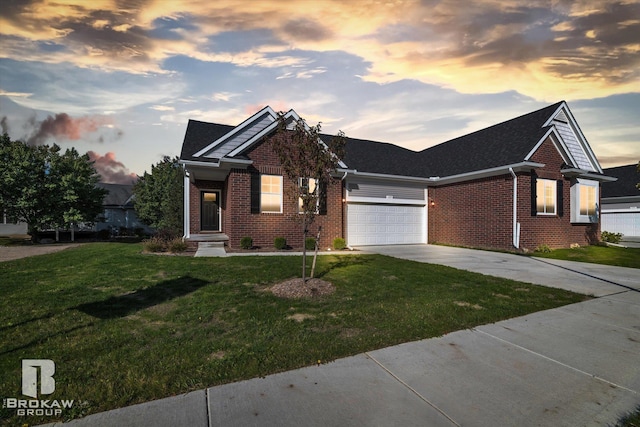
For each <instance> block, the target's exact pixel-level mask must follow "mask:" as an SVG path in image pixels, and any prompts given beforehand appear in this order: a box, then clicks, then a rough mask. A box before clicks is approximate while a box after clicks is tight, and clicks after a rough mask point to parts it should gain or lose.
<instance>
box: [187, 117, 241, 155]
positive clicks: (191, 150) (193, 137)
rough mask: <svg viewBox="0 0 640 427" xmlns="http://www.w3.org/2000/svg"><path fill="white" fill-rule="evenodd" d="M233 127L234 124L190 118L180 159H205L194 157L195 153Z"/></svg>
mask: <svg viewBox="0 0 640 427" xmlns="http://www.w3.org/2000/svg"><path fill="white" fill-rule="evenodd" d="M233 129H234V126H229V125H221V124H217V123H207V122H200V121H198V120H189V123H188V124H187V131H186V132H185V134H184V141H183V142H182V151H181V152H180V159H181V160H198V161H203V160H204V159H202V158H198V157H193V155H194V154H195V153H197V152H198V151H200V150H202V149H203V148H204V147H206V146H207V145H209V144H211V143H212V142H213V141H215V140H216V139H218V138H220V137H221V136H223V135H226V134H227V133H229V132H231V131H232V130H233Z"/></svg>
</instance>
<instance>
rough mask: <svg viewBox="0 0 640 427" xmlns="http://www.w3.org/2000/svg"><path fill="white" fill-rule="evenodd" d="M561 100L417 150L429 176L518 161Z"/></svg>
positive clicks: (542, 132) (537, 138) (540, 136)
mask: <svg viewBox="0 0 640 427" xmlns="http://www.w3.org/2000/svg"><path fill="white" fill-rule="evenodd" d="M561 104H562V102H558V103H556V104H553V105H550V106H548V107H545V108H542V109H540V110H537V111H534V112H532V113H528V114H525V115H523V116H519V117H516V118H514V119H511V120H507V121H506V122H502V123H498V124H496V125H493V126H490V127H488V128H485V129H481V130H479V131H476V132H473V133H470V134H468V135H464V136H461V137H458V138H454V139H451V140H449V141H446V142H443V143H441V144H438V145H435V146H433V147H431V148H427V149H426V150H423V151H421V152H420V159H421V162H422V163H423V166H424V168H425V169H427V170H428V171H429V176H441V177H443V176H450V175H459V174H463V173H468V172H473V171H478V170H484V169H491V168H494V167H498V166H504V165H511V164H516V163H520V162H522V161H524V160H525V158H526V157H527V155H528V154H529V152H530V151H531V150H532V149H533V148H534V147H535V146H536V144H538V143H539V142H540V141H541V140H542V139H543V138H544V136H545V135H546V134H547V133H548V131H549V129H548V128H547V127H544V126H543V125H544V123H545V122H546V121H547V120H548V119H549V117H551V115H552V114H553V113H554V112H555V111H556V110H557V109H558V107H559V106H560V105H561Z"/></svg>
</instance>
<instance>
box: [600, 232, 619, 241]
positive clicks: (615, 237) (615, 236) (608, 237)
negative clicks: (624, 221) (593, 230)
mask: <svg viewBox="0 0 640 427" xmlns="http://www.w3.org/2000/svg"><path fill="white" fill-rule="evenodd" d="M600 237H601V238H602V241H603V242H607V243H620V240H621V239H622V233H611V232H610V231H603V232H602V233H600Z"/></svg>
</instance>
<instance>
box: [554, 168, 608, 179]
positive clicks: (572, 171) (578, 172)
mask: <svg viewBox="0 0 640 427" xmlns="http://www.w3.org/2000/svg"><path fill="white" fill-rule="evenodd" d="M560 172H562V174H563V175H564V176H567V177H578V178H587V179H593V180H596V181H600V182H613V181H617V180H618V178H615V177H613V176H606V175H600V174H597V173H593V172H591V171H588V170H584V169H579V168H567V169H561V170H560Z"/></svg>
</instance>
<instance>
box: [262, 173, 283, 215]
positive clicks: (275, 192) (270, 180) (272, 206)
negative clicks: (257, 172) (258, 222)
mask: <svg viewBox="0 0 640 427" xmlns="http://www.w3.org/2000/svg"><path fill="white" fill-rule="evenodd" d="M260 212H266V213H282V176H280V175H261V176H260Z"/></svg>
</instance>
